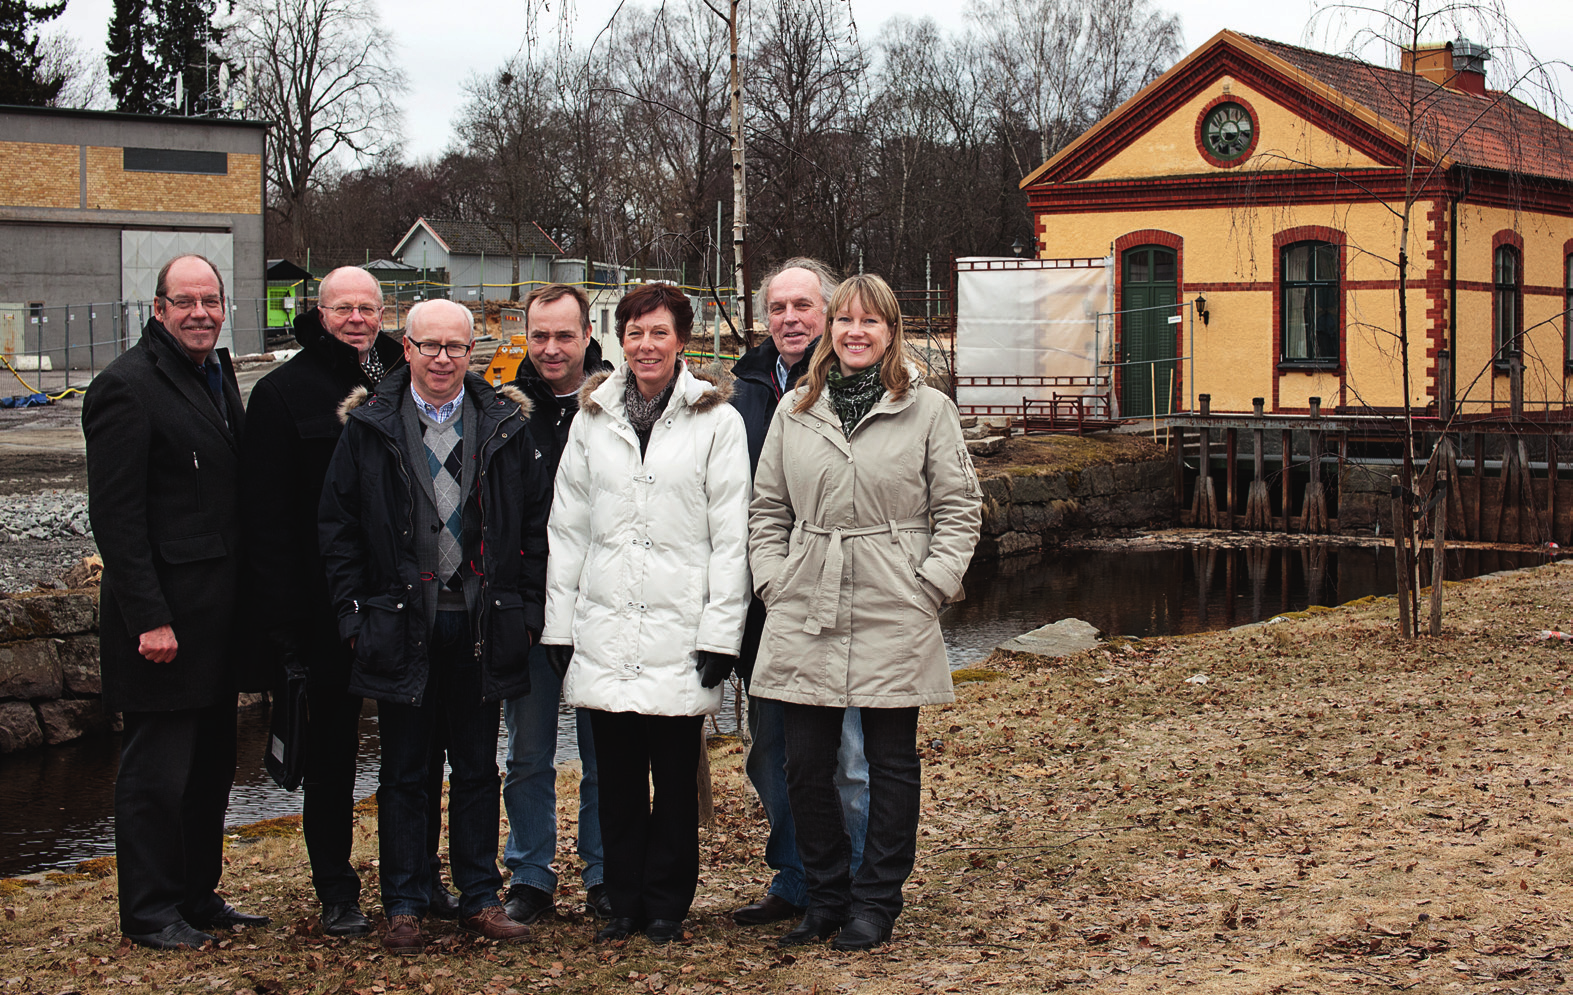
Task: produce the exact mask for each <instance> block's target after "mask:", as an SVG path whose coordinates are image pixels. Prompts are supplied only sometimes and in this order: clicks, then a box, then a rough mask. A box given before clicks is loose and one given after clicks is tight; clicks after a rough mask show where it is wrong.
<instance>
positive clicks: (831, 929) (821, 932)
mask: <svg viewBox="0 0 1573 995" xmlns="http://www.w3.org/2000/svg"><path fill="white" fill-rule="evenodd" d="M845 922H846V920H844V919H831V918H827V917H825V916H822V915H820V914H818V913H817V912H810V913H809V914H808V915H806V916H804V917H803V921H802V922H800V923H798V924H797V928H796V929H794V930H792V931H791V932H790V933H787V934H785V935H783V936H782V937H781V939H779V940H777V941H776V946H778V947H798V946H802V945H803V944H805V943H819V942H821V941H823V940H828V939H830V937H832V936H834V935H835V932H836V930H838V929H840V928H841V926H842V924H843V923H845Z"/></svg>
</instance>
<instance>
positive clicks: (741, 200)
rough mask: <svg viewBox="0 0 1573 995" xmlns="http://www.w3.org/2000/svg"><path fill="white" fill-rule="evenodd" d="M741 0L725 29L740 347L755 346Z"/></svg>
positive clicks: (734, 280)
mask: <svg viewBox="0 0 1573 995" xmlns="http://www.w3.org/2000/svg"><path fill="white" fill-rule="evenodd" d="M741 3H742V0H731V10H730V15H729V16H728V18H727V30H728V33H729V34H730V36H731V56H732V59H731V69H730V70H729V72H728V73H727V89H728V91H729V92H730V93H731V103H732V288H733V294H734V295H735V296H736V298H737V299H738V301H739V303H741V304H742V310H743V325H742V329H741V331H742V333H743V347H744V348H745V349H752V348H753V347H754V336H753V334H752V325H753V310H754V309H753V308H752V307H750V306H749V300H748V285H747V279H746V276H747V274H746V273H745V272H744V270H743V256H744V248H745V238H746V236H745V232H746V231H747V228H748V190H747V187H746V185H745V183H744V179H745V174H744V170H743V74H742V70H741V66H740V65H739V63H738V58H737V18H738V7H739V6H740V5H741Z"/></svg>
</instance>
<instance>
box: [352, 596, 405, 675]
mask: <svg viewBox="0 0 1573 995" xmlns="http://www.w3.org/2000/svg"><path fill="white" fill-rule="evenodd" d="M410 614H411V612H410V599H409V598H408V597H407V596H406V595H403V594H379V595H377V596H376V597H372V598H367V599H365V600H364V601H362V602H361V603H360V634H359V635H358V636H356V638H355V665H356V667H357V668H358V669H360V670H361V671H362V672H364V673H367V674H396V673H399V672H401V671H402V670H403V668H404V666H405V664H406V662H407V661H406V659H405V658H406V656H407V655H408V645H409V632H410Z"/></svg>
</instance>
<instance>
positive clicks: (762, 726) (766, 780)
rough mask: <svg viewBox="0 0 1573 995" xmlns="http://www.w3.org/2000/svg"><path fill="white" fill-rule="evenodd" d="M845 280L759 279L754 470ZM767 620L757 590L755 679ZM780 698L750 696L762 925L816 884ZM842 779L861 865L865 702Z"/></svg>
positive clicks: (786, 267)
mask: <svg viewBox="0 0 1573 995" xmlns="http://www.w3.org/2000/svg"><path fill="white" fill-rule="evenodd" d="M838 282H839V281H838V280H837V279H836V277H835V275H834V274H833V273H831V272H830V269H829V267H827V266H825V264H824V263H822V262H820V261H819V260H817V259H806V258H802V257H798V258H795V259H788V260H787V261H786V262H784V263H782V264H781V265H780V266H778V267H776V268H775V269H774V270H772V271H771V272H770V274H769V275H767V276H766V277H765V278H764V280H762V281H760V284H759V305H758V307H759V312H760V313H762V314H764V315H765V317H766V319H767V321H768V322H769V329H770V338H768V339H766V340H765V341H764V342H762V343H760V344H759V345H757V346H755V347H754V348H753V349H750V350H749V351H748V352H746V353H744V354H743V355H742V356H741V357H740V358H739V359H738V361H737V362H736V363H735V364H733V366H732V376H733V377H735V378H736V381H735V383H734V384H733V386H732V406H733V407H735V408H737V410H738V413H739V414H741V415H742V416H743V426H744V428H746V429H747V431H748V459H749V470H750V472H752V471H753V470H755V469H757V468H758V466H759V453H760V450H761V449H763V448H764V445H765V435H766V434H767V433H768V432H769V431H770V422H771V419H773V418H774V417H775V413H776V407H777V406H778V405H779V404H780V403H781V401H782V398H783V397H785V396H786V395H787V394H789V393H790V392H791V391H792V389H793V388H794V387H795V386H796V385H797V381H798V378H799V377H801V376H802V375H803V374H804V372H806V371H807V369H808V364H809V361H810V357H811V356H812V355H813V351H814V345H815V343H817V342H818V341H819V337H820V336H821V335H823V334H824V333H825V327H826V320H827V318H828V317H829V316H828V315H826V313H825V308H826V307H827V306H828V305H829V303H830V295H831V294H832V293H833V292H834V291H835V288H836V284H837V283H838ZM764 628H765V605H764V602H763V601H761V600H759V599H758V598H755V599H754V600H753V601H752V602H751V603H750V604H749V606H748V618H747V620H746V621H745V622H744V624H743V649H742V653H741V654H740V656H739V657H738V664H737V672H738V674H739V676H741V677H742V678H743V686H744V687H745V688H746V687H748V685H749V681H750V679H751V678H752V677H753V673H754V660H755V658H756V657H757V656H758V655H759V640H760V636H761V635H762V634H763V632H764ZM783 721H784V713H783V710H782V707H781V703H780V702H779V701H772V700H770V699H767V698H755V697H753V696H752V695H750V696H749V699H748V728H749V730H750V732H752V733H753V737H754V741H753V745H752V746H750V747H749V750H748V760H747V763H746V769H747V771H748V779H749V780H750V781H751V782H752V783H753V785H754V790H755V791H756V792H757V793H758V794H759V801H760V804H761V805H762V806H764V809H765V818H766V819H768V820H769V822H770V836H769V838H768V839H767V840H766V841H765V863H766V864H768V865H769V866H770V868H771V869H772V870H774V871H775V872H776V873H775V876H774V877H773V878H772V879H771V881H770V884H769V886H768V887H767V888H766V891H765V894H764V896H763V897H761V898H760V899H759V900H757V901H755V902H751V903H750V904H748V905H745V906H743V907H742V908H740V909H736V910H734V911H733V913H732V920H733V921H734V922H736V923H737V924H738V925H739V926H762V925H766V924H768V923H773V922H779V921H781V920H783V919H791V918H795V917H797V916H799V915H802V914H803V911H804V909H805V907H806V906H807V905H808V884H807V881H806V880H805V879H804V876H803V861H802V858H801V857H799V856H798V852H797V827H796V824H795V823H794V822H793V820H792V808H791V803H790V802H789V800H788V798H787V783H786V737H785V734H784V732H783V727H782V722H783ZM837 759H838V763H837V769H836V782H837V785H838V786H839V787H840V788H841V803H842V809H843V814H844V817H845V819H846V823H847V831H848V833H849V834H850V835H851V839H852V867H853V869H854V870H855V869H856V868H857V865H858V861H859V860H860V859H861V857H862V853H863V830H864V828H865V827H866V826H867V824H868V760H867V758H866V757H864V756H863V720H862V714H861V713H860V712H859V711H858V710H857V709H856V708H849V709H847V710H846V718H845V721H844V722H843V724H842V730H841V749H840V751H839V753H838V758H837Z"/></svg>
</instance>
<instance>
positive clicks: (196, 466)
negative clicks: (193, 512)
mask: <svg viewBox="0 0 1573 995" xmlns="http://www.w3.org/2000/svg"><path fill="white" fill-rule="evenodd" d="M191 475H192V476H193V477H195V478H196V481H197V510H198V511H201V510H202V463H201V461H199V460H198V459H197V451H196V450H195V449H193V450H192V451H191Z"/></svg>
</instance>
